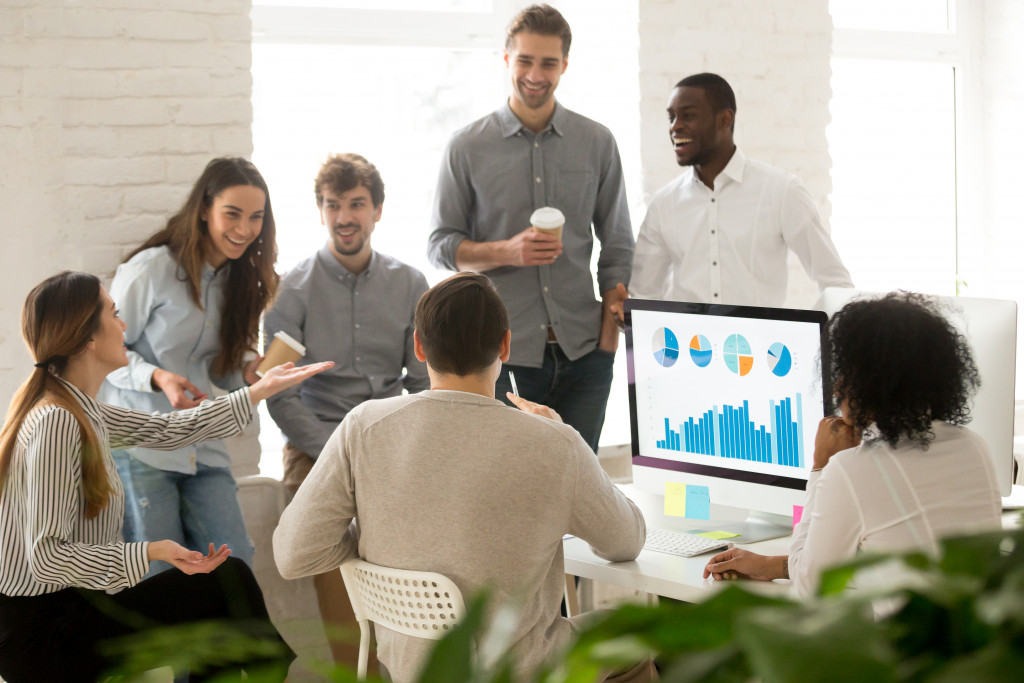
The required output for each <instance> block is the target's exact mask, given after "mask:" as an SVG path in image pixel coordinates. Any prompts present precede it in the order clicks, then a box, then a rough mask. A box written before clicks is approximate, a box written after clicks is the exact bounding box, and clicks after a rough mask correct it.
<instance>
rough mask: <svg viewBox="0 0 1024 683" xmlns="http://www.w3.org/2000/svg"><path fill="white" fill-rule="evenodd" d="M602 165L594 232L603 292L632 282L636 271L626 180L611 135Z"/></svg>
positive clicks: (600, 285) (595, 209) (599, 285)
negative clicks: (619, 284)
mask: <svg viewBox="0 0 1024 683" xmlns="http://www.w3.org/2000/svg"><path fill="white" fill-rule="evenodd" d="M606 144H607V145H608V146H609V149H608V150H607V151H606V152H605V153H604V155H603V157H604V158H603V159H602V164H603V165H602V166H601V181H600V184H599V185H598V190H597V203H596V204H595V206H594V215H593V223H594V234H595V235H597V239H598V240H600V242H601V254H600V256H599V257H598V260H597V285H598V287H599V288H600V291H601V292H606V291H608V290H609V289H613V288H614V287H615V285H616V284H618V283H620V282H621V283H622V284H624V285H627V286H628V285H629V279H630V276H631V274H632V271H633V249H634V241H633V226H632V224H631V223H630V220H629V203H628V202H627V201H626V183H625V181H624V179H623V175H622V161H621V159H620V158H619V149H618V145H616V144H615V139H614V138H613V137H611V136H610V135H609V136H608V137H607V140H606Z"/></svg>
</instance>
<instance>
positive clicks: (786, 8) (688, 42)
mask: <svg viewBox="0 0 1024 683" xmlns="http://www.w3.org/2000/svg"><path fill="white" fill-rule="evenodd" d="M831 46H832V18H831V16H830V15H829V13H828V0H788V1H785V2H780V1H778V0H776V1H772V0H731V1H730V0H688V1H687V2H679V1H678V0H642V1H641V2H640V119H641V129H640V156H641V163H642V167H643V192H644V196H645V198H646V199H649V198H650V196H651V194H653V193H654V192H655V191H656V190H657V189H658V188H659V187H661V186H662V185H664V184H665V183H666V182H668V181H669V180H671V179H672V178H674V177H676V176H677V175H678V174H679V172H680V169H679V167H678V166H677V165H676V163H675V156H674V155H673V153H672V148H671V145H670V144H669V140H668V122H667V117H666V114H665V108H666V105H667V103H668V96H669V93H670V92H671V90H672V86H673V85H675V84H676V83H677V82H678V81H679V80H681V79H682V78H684V77H686V76H689V75H690V74H695V73H700V72H703V71H710V72H713V73H717V74H719V75H720V76H722V77H723V78H725V79H726V80H727V81H729V84H730V85H731V86H732V88H733V90H734V91H735V92H736V107H737V112H736V135H735V139H736V144H737V145H738V146H739V147H740V148H742V149H743V151H744V153H745V154H747V155H748V156H749V157H751V158H756V159H760V160H762V161H765V162H767V163H770V164H774V165H776V166H781V167H782V168H785V169H787V170H789V171H792V172H793V173H795V174H797V176H799V177H800V178H802V179H803V181H804V183H805V184H806V185H807V187H808V189H809V190H810V192H811V195H812V196H813V197H814V199H815V201H817V203H818V206H819V207H821V209H822V215H823V218H824V220H825V221H826V223H827V221H828V216H829V208H828V195H829V193H830V192H831V191H832V182H831V177H830V171H831V168H832V160H831V158H830V156H829V153H828V142H827V140H826V138H825V126H827V125H828V123H829V121H830V120H831V117H830V114H829V99H830V98H831V94H832V90H831V87H830V86H829V79H830V78H831V75H832V70H831V68H830V66H829V57H830V53H831ZM814 292H815V289H814V287H813V285H812V284H811V283H810V281H809V280H808V278H807V277H806V276H805V275H804V274H803V270H802V269H800V268H799V266H797V267H796V268H795V269H794V267H792V266H791V268H790V300H791V301H796V302H803V303H805V304H812V303H813V302H814V298H815V295H814Z"/></svg>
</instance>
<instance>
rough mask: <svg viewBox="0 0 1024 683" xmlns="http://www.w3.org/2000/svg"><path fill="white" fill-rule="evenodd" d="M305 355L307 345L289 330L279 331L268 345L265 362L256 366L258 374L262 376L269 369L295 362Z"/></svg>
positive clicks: (264, 357)
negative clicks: (300, 341)
mask: <svg viewBox="0 0 1024 683" xmlns="http://www.w3.org/2000/svg"><path fill="white" fill-rule="evenodd" d="M305 355H306V347H305V346H303V345H302V344H300V343H299V342H297V341H295V339H293V338H292V336H291V335H289V334H288V333H287V332H278V333H277V334H275V335H274V339H273V340H272V341H271V342H270V346H269V347H267V353H266V355H265V356H263V362H262V363H260V366H259V367H258V368H256V374H257V375H259V376H260V377H262V376H263V373H265V372H267V370H270V369H271V368H276V367H277V366H278V365H284V364H285V363H294V362H295V361H297V360H299V359H300V358H302V357H303V356H305Z"/></svg>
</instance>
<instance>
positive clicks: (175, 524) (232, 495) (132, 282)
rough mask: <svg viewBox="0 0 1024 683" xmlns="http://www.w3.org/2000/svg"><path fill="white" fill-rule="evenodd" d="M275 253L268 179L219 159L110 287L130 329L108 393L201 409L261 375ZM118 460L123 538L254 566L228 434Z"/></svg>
mask: <svg viewBox="0 0 1024 683" xmlns="http://www.w3.org/2000/svg"><path fill="white" fill-rule="evenodd" d="M276 257H277V245H276V242H275V225H274V214H273V211H272V210H271V206H270V193H269V191H268V190H267V184H266V182H265V181H264V180H263V176H262V175H260V172H259V171H258V170H257V169H256V167H255V166H254V165H253V164H252V163H251V162H250V161H248V160H246V159H242V158H239V157H223V158H218V159H213V160H212V161H210V163H209V164H207V166H206V169H205V170H204V171H203V173H202V175H201V176H200V177H199V179H198V180H197V181H196V182H195V185H194V186H193V187H192V191H191V192H190V193H189V196H188V199H186V200H185V204H184V206H182V207H181V209H180V210H179V211H178V212H177V213H176V214H175V215H174V216H172V217H171V218H170V220H168V221H167V225H166V226H165V227H164V228H163V229H161V230H159V231H157V232H156V233H155V234H154V235H153V236H151V237H150V238H149V239H148V240H146V241H145V242H144V243H143V244H142V245H141V246H140V247H139V248H138V249H136V250H135V252H133V253H132V254H131V255H130V256H129V257H128V260H127V261H125V262H124V263H123V264H121V266H120V267H118V269H117V274H116V275H115V276H114V281H113V283H112V284H111V287H110V294H111V296H112V297H113V298H114V301H116V302H117V305H118V308H119V309H120V311H121V317H122V319H123V320H124V321H125V324H127V326H128V331H127V333H126V334H125V340H126V343H127V345H128V351H129V353H128V358H129V361H130V364H129V366H128V367H126V368H123V369H121V370H119V371H117V372H114V373H112V374H111V375H110V376H109V377H108V378H107V381H106V382H105V384H104V385H103V388H102V390H101V392H100V400H102V401H105V402H107V403H112V404H114V405H118V406H123V407H126V408H134V409H136V410H144V411H146V412H167V411H169V410H172V409H184V408H193V407H195V406H197V405H199V404H200V402H202V401H203V400H204V399H206V398H207V396H208V395H209V394H211V393H213V392H214V391H215V389H214V387H217V388H220V389H223V390H226V391H230V390H234V389H238V388H240V387H244V386H245V385H246V384H252V383H253V382H255V381H256V380H257V379H258V378H257V377H256V375H255V368H256V360H253V357H254V356H255V352H254V349H255V348H256V341H257V335H258V332H259V320H260V315H261V314H262V313H263V310H264V309H265V308H266V307H267V306H268V305H269V303H270V301H271V300H272V299H273V297H274V294H275V292H276V291H277V283H278V276H277V274H276V273H275V272H274V261H275V260H276ZM114 460H115V461H116V462H117V469H118V472H119V473H120V475H121V479H122V480H123V481H124V486H125V495H126V505H125V519H124V535H125V539H126V540H129V541H146V540H151V539H157V538H170V539H174V540H175V541H177V542H178V543H180V544H182V545H184V546H186V547H188V548H191V549H193V550H201V549H202V548H203V547H204V544H205V543H206V542H208V541H209V540H213V541H214V542H215V543H217V544H221V543H224V544H227V546H228V547H229V548H231V550H232V553H233V555H234V556H235V557H237V558H239V559H241V560H243V561H245V562H246V563H247V564H250V565H251V563H252V555H253V547H252V543H251V542H250V540H249V536H248V534H247V533H246V529H245V522H244V520H243V518H242V511H241V508H240V507H239V504H238V496H237V494H236V488H237V487H236V485H235V480H234V478H233V477H232V475H231V470H230V469H229V465H230V461H229V458H228V452H227V447H226V446H225V444H224V442H223V441H222V440H220V439H213V440H210V441H206V442H203V443H200V444H197V445H196V446H193V447H189V448H179V449H176V450H173V451H158V450H155V449H151V448H145V447H137V448H134V449H132V450H131V451H127V452H126V451H115V452H114ZM167 568H168V566H167V565H164V564H157V565H154V567H153V571H161V570H164V569H167Z"/></svg>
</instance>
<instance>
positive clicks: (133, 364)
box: [107, 262, 157, 392]
mask: <svg viewBox="0 0 1024 683" xmlns="http://www.w3.org/2000/svg"><path fill="white" fill-rule="evenodd" d="M144 270H145V269H144V268H140V267H139V266H138V264H137V263H131V262H129V263H122V264H121V265H120V266H118V267H117V273H116V274H115V275H114V281H113V282H112V283H111V284H110V298H112V299H113V300H114V301H115V302H116V303H117V309H118V315H119V316H120V317H121V320H123V321H124V322H125V324H126V325H127V329H126V330H125V333H124V342H125V345H126V346H127V347H128V365H127V366H125V367H123V368H119V369H117V370H115V371H114V372H112V373H110V374H109V375H107V381H108V382H110V383H111V384H112V385H114V386H115V387H117V388H118V389H127V390H130V391H148V392H153V391H154V389H153V371H154V370H156V369H157V366H156V365H153V364H152V363H149V362H147V361H146V359H145V358H143V357H142V355H141V354H139V353H137V352H135V351H133V350H132V347H133V346H134V345H135V343H136V342H138V340H139V338H140V337H141V336H142V333H143V331H144V330H145V325H146V321H147V320H149V312H150V311H151V310H152V308H153V305H154V296H153V283H152V280H151V279H150V278H149V277H148V276H145V273H144Z"/></svg>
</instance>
